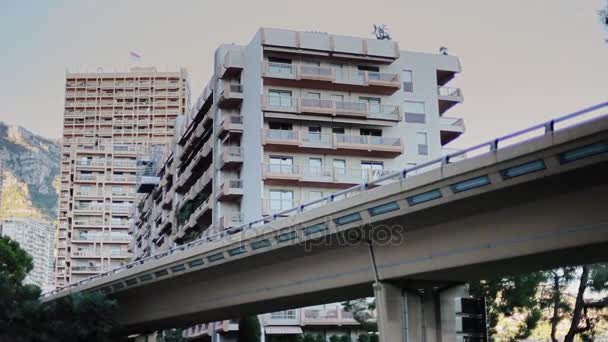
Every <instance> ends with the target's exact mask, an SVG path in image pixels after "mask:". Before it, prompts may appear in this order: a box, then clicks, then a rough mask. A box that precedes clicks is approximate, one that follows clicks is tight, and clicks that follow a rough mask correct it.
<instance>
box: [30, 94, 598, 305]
mask: <svg viewBox="0 0 608 342" xmlns="http://www.w3.org/2000/svg"><path fill="white" fill-rule="evenodd" d="M605 116H608V102H604V103H600V104H598V105H595V106H592V107H588V108H585V109H582V110H580V111H577V112H574V113H570V114H567V115H564V116H561V117H558V118H555V119H553V120H549V121H546V122H543V123H540V124H537V125H534V126H531V127H528V128H526V129H523V130H520V131H517V132H514V133H511V134H508V135H504V136H501V137H498V138H495V139H492V140H490V141H487V142H484V143H481V144H478V145H474V146H472V147H469V148H467V149H463V150H460V151H456V152H454V153H450V154H447V155H445V156H442V157H440V158H437V159H434V160H430V161H428V162H425V163H421V164H418V165H416V166H412V167H409V168H404V169H402V170H400V171H398V172H394V173H391V174H388V175H384V176H381V177H379V178H376V179H374V180H372V181H365V182H362V183H361V184H359V185H356V186H353V187H350V188H348V189H345V190H342V191H338V192H335V193H333V194H331V195H329V196H325V197H323V198H320V199H317V200H314V201H310V202H307V203H303V204H301V205H299V206H297V207H294V208H291V209H287V210H283V211H281V212H277V213H274V214H272V215H270V216H266V217H261V218H258V219H257V220H253V221H251V222H247V223H244V224H241V225H238V226H235V227H232V228H229V229H226V230H223V231H220V232H216V233H214V234H209V235H207V236H205V237H203V238H201V239H198V240H195V241H192V242H190V243H187V244H184V245H181V246H177V247H173V248H171V249H169V250H166V251H164V252H161V253H157V254H154V255H151V256H149V257H146V258H143V259H140V260H137V261H134V262H131V263H129V264H126V265H124V266H121V267H118V268H115V269H113V270H110V271H108V272H104V273H100V274H97V275H95V276H93V277H89V278H87V279H84V280H81V281H78V282H75V283H72V284H70V285H67V286H64V287H61V288H58V289H55V290H53V291H50V292H47V293H44V294H42V296H43V297H46V296H51V295H53V294H56V293H58V292H59V291H62V290H64V289H71V288H75V287H78V286H80V285H83V284H86V283H88V282H90V281H93V280H95V279H98V278H101V277H105V276H108V275H111V274H116V273H120V272H124V271H125V270H128V269H131V268H133V267H135V266H138V265H143V264H146V263H148V262H151V261H154V260H158V259H160V258H164V257H167V256H169V255H174V254H177V253H181V252H183V251H185V250H189V249H191V248H194V247H198V246H201V245H206V244H209V243H213V242H215V241H218V240H221V239H224V238H226V237H228V236H230V235H232V234H234V233H235V232H240V231H245V230H251V229H256V228H259V227H261V226H263V225H264V224H267V223H270V222H273V221H276V220H280V219H282V218H283V217H285V216H288V215H291V214H294V213H300V212H303V211H307V210H312V209H315V208H317V207H318V206H319V205H320V204H324V203H332V202H335V201H339V200H341V199H343V198H348V197H353V196H357V195H358V194H359V193H361V192H365V191H367V190H368V189H370V188H372V187H376V186H382V185H386V184H392V183H394V182H399V181H401V180H402V179H405V178H407V177H408V176H410V175H411V174H413V173H418V172H420V173H424V172H426V171H429V170H432V169H436V168H439V167H442V166H444V165H448V164H451V163H455V162H460V161H462V160H466V159H469V158H473V157H478V156H480V155H485V154H488V153H495V152H496V151H498V150H501V149H502V148H504V147H505V146H512V140H513V139H517V138H520V137H522V136H526V137H527V139H525V140H523V141H519V142H518V143H525V142H526V141H528V140H530V139H533V138H538V137H542V136H545V135H548V134H553V132H555V131H560V130H563V129H565V128H568V127H572V126H575V125H577V124H580V123H581V122H585V121H589V120H592V119H595V118H598V117H605ZM531 132H537V133H536V134H535V135H532V136H530V133H531ZM463 156H465V157H464V158H463Z"/></svg>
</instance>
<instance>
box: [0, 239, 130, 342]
mask: <svg viewBox="0 0 608 342" xmlns="http://www.w3.org/2000/svg"><path fill="white" fill-rule="evenodd" d="M31 269H32V260H31V257H30V256H29V255H28V254H27V253H26V252H25V251H23V250H22V249H21V248H20V247H19V244H17V243H15V242H14V241H12V240H10V239H8V238H6V237H3V238H0V293H1V294H2V295H1V296H0V341H12V342H37V341H44V342H80V341H99V342H105V341H108V342H109V341H120V340H121V338H120V336H119V334H120V329H119V327H118V325H117V324H116V322H115V321H114V320H113V319H112V318H111V317H113V313H114V312H113V311H114V309H115V307H116V303H115V302H114V301H110V300H107V299H106V298H105V297H104V296H103V295H102V294H100V293H78V294H73V295H71V296H66V297H63V298H61V299H58V300H55V301H52V302H50V303H47V304H42V303H41V302H40V301H39V297H40V288H38V287H37V286H34V285H23V284H22V281H23V279H24V278H25V276H26V274H27V273H28V272H29V271H30V270H31Z"/></svg>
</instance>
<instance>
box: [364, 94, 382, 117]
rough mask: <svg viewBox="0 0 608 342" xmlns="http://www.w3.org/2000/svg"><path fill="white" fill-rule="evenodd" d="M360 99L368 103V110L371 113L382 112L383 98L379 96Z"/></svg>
mask: <svg viewBox="0 0 608 342" xmlns="http://www.w3.org/2000/svg"><path fill="white" fill-rule="evenodd" d="M359 100H360V101H361V102H363V103H365V104H367V110H368V111H369V112H371V113H380V109H381V104H380V102H381V99H380V98H379V97H363V96H362V97H359Z"/></svg>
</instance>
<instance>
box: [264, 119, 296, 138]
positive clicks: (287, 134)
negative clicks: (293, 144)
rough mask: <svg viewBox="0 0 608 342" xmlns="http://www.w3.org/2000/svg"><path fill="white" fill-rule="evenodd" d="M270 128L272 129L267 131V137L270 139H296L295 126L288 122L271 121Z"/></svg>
mask: <svg viewBox="0 0 608 342" xmlns="http://www.w3.org/2000/svg"><path fill="white" fill-rule="evenodd" d="M268 128H269V129H270V131H268V133H267V137H268V138H270V139H285V140H290V139H295V137H296V136H295V134H294V133H295V132H293V130H292V129H293V126H292V125H291V124H290V123H286V122H269V123H268Z"/></svg>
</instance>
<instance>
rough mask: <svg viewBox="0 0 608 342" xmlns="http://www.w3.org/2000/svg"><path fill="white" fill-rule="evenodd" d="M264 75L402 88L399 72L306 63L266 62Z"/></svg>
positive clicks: (351, 84)
mask: <svg viewBox="0 0 608 342" xmlns="http://www.w3.org/2000/svg"><path fill="white" fill-rule="evenodd" d="M264 75H265V76H268V77H273V78H283V79H293V80H300V79H308V80H310V79H316V80H320V81H326V82H331V83H334V84H338V85H339V84H343V85H350V86H353V85H356V86H370V85H374V86H384V87H390V88H400V86H401V84H400V78H399V74H396V73H387V72H376V71H365V70H357V69H347V68H333V67H322V66H315V65H306V64H300V63H296V64H287V63H275V62H266V63H265V66H264Z"/></svg>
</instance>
